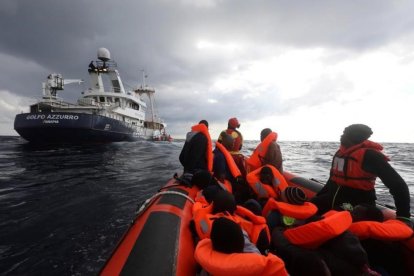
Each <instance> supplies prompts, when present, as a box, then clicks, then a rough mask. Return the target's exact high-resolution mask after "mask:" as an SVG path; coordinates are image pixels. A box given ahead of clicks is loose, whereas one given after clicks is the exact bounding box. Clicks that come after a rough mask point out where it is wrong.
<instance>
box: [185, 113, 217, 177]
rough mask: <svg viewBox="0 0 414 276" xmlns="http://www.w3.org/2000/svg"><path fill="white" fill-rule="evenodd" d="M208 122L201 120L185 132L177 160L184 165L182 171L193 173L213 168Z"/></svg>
mask: <svg viewBox="0 0 414 276" xmlns="http://www.w3.org/2000/svg"><path fill="white" fill-rule="evenodd" d="M212 151H213V149H212V143H211V138H210V134H209V132H208V122H207V121H206V120H201V121H200V122H199V124H197V125H194V126H192V127H191V132H188V133H187V136H186V140H185V143H184V146H183V148H182V150H181V153H180V156H179V160H180V163H181V164H182V165H183V167H184V173H190V174H194V173H195V172H196V171H198V170H207V171H210V172H212V170H213V153H212Z"/></svg>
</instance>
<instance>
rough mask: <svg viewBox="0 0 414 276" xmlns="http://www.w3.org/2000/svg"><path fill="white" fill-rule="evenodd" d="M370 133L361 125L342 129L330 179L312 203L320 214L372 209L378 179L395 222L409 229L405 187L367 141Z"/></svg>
mask: <svg viewBox="0 0 414 276" xmlns="http://www.w3.org/2000/svg"><path fill="white" fill-rule="evenodd" d="M372 133H373V132H372V130H371V128H369V127H368V126H366V125H363V124H353V125H350V126H348V127H346V128H345V129H344V132H343V134H342V136H341V139H340V140H341V145H340V148H339V150H338V151H337V152H336V153H335V155H334V157H333V160H332V166H331V171H330V177H329V179H328V181H327V183H326V185H325V186H324V187H323V188H322V190H321V191H319V192H318V193H317V195H316V196H315V197H313V198H312V202H313V203H314V204H316V205H317V206H318V209H319V212H320V213H323V212H326V211H327V210H329V209H341V208H342V209H347V208H349V209H352V206H355V205H358V204H361V203H367V204H370V205H373V206H375V201H376V199H377V198H376V194H375V181H376V178H377V177H379V178H380V179H381V180H382V182H383V183H384V185H385V186H386V187H387V188H388V189H389V190H390V193H391V195H392V196H393V198H394V202H395V207H396V210H397V211H396V215H397V219H399V220H401V221H403V222H405V223H407V224H408V225H409V226H411V221H410V216H411V215H410V195H409V191H408V186H407V184H406V183H405V181H404V180H403V179H402V178H401V176H400V175H399V174H398V173H397V172H396V171H395V170H394V169H393V168H392V167H391V165H390V164H389V163H388V160H389V159H388V158H387V157H386V156H385V155H384V154H383V153H382V149H383V147H382V146H381V145H380V144H378V143H375V142H372V141H370V140H368V138H369V137H370V136H371V134H372Z"/></svg>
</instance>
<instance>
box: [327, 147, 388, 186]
mask: <svg viewBox="0 0 414 276" xmlns="http://www.w3.org/2000/svg"><path fill="white" fill-rule="evenodd" d="M368 149H371V150H375V151H378V152H381V150H382V149H383V148H382V146H381V145H380V144H378V143H375V142H372V141H369V140H365V141H364V142H362V143H360V144H357V145H355V146H352V147H350V148H347V149H345V148H344V147H341V148H340V149H339V150H338V151H337V152H336V154H335V156H334V158H333V161H332V167H331V176H330V179H331V180H332V181H334V182H335V183H336V184H338V185H343V186H348V187H351V188H354V189H360V190H365V191H369V190H372V189H374V185H375V179H376V175H374V174H372V173H369V172H366V171H364V170H363V169H362V162H363V158H364V155H365V152H366V151H367V150H368Z"/></svg>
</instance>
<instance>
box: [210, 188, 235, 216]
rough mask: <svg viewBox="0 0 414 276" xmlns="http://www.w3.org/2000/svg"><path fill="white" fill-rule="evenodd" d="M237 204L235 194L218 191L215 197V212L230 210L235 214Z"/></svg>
mask: <svg viewBox="0 0 414 276" xmlns="http://www.w3.org/2000/svg"><path fill="white" fill-rule="evenodd" d="M236 208H237V205H236V200H235V199H234V196H233V195H232V194H231V193H229V192H227V191H225V190H220V191H218V192H217V193H216V194H215V195H214V197H213V211H212V212H213V214H217V213H222V212H229V213H230V214H233V213H234V211H236Z"/></svg>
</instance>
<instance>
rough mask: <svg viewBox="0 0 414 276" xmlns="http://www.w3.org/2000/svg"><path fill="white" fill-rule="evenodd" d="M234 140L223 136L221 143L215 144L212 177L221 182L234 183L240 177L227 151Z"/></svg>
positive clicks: (225, 135)
mask: <svg viewBox="0 0 414 276" xmlns="http://www.w3.org/2000/svg"><path fill="white" fill-rule="evenodd" d="M233 142H234V139H233V138H232V137H231V136H230V135H228V134H224V135H223V136H222V140H221V142H218V141H217V142H216V148H215V149H214V151H213V155H214V159H213V175H214V176H215V177H216V178H217V179H218V180H219V181H220V182H221V183H224V182H226V181H227V182H229V183H232V184H233V183H235V182H236V179H237V178H239V177H241V173H240V170H239V168H238V167H237V165H236V163H235V162H234V159H233V158H232V156H231V154H230V152H229V149H230V148H231V146H232V144H233Z"/></svg>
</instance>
